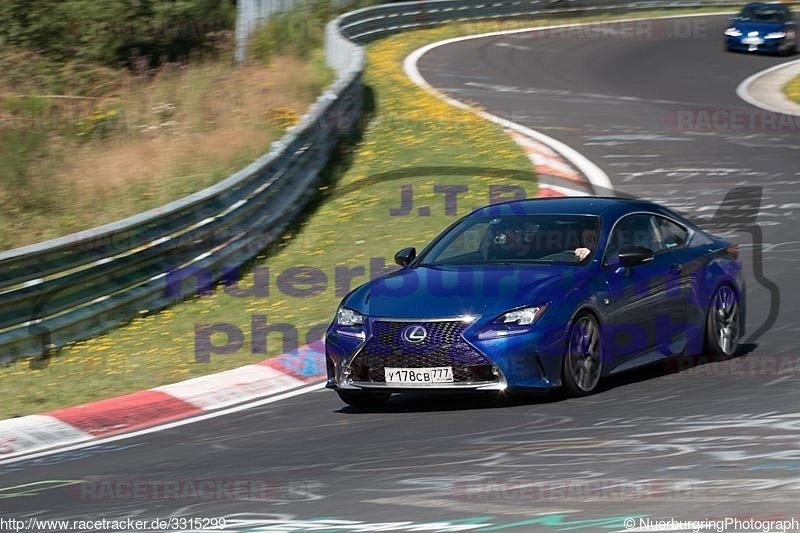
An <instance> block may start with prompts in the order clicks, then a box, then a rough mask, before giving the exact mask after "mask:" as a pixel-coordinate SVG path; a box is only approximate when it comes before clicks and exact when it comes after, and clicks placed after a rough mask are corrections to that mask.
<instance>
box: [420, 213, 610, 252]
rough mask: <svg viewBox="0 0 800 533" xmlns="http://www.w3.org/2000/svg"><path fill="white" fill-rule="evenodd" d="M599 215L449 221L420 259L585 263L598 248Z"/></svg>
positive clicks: (530, 216) (470, 218)
mask: <svg viewBox="0 0 800 533" xmlns="http://www.w3.org/2000/svg"><path fill="white" fill-rule="evenodd" d="M598 227H599V219H598V217H596V216H590V215H555V214H546V215H509V216H502V217H469V218H467V219H465V220H462V221H461V223H459V224H457V225H456V226H455V227H453V228H452V229H451V230H450V231H449V232H447V233H446V234H445V235H444V236H443V237H442V238H440V239H439V241H438V242H436V244H435V245H434V246H433V248H431V249H430V251H429V252H428V253H426V254H425V255H424V256H423V257H422V258H421V262H420V263H419V265H479V264H495V263H496V264H509V263H563V264H574V265H578V264H583V263H585V262H586V261H587V260H588V256H589V255H590V253H593V252H594V250H595V248H596V243H595V240H596V236H597V230H598Z"/></svg>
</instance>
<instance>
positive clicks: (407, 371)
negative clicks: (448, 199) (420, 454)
mask: <svg viewBox="0 0 800 533" xmlns="http://www.w3.org/2000/svg"><path fill="white" fill-rule="evenodd" d="M395 262H396V263H397V264H398V265H400V266H401V267H402V268H400V269H399V270H397V271H394V272H392V273H389V274H386V275H383V276H380V277H377V278H375V279H373V280H371V281H369V282H367V283H366V284H364V285H362V286H360V287H358V288H356V289H355V290H353V291H352V292H350V293H349V294H348V295H347V296H345V298H344V299H343V300H342V302H341V304H340V306H339V308H338V310H337V312H336V316H335V318H334V319H333V322H332V324H331V325H330V326H329V328H328V330H327V332H326V342H325V352H326V363H327V373H328V381H327V386H328V387H329V388H332V389H335V390H336V391H337V392H338V393H339V396H340V397H341V399H342V400H343V401H344V402H346V403H348V404H350V405H353V406H357V407H369V406H376V405H380V404H382V403H383V402H385V401H386V400H387V399H388V398H389V397H390V395H391V394H393V393H395V392H413V391H441V392H448V391H450V392H457V391H512V392H513V391H514V390H547V389H556V388H560V387H561V388H563V389H565V390H566V391H567V392H569V393H571V394H573V395H583V394H589V393H592V392H593V391H595V390H596V388H597V386H598V383H599V382H600V380H601V378H603V377H605V376H608V375H609V374H614V373H617V372H622V371H624V370H629V369H632V368H636V367H639V366H642V365H646V364H651V363H654V362H657V361H661V360H663V359H664V358H666V357H670V356H676V355H693V354H700V353H708V354H713V355H716V356H723V357H728V356H732V355H734V354H735V352H736V350H737V346H738V344H739V339H740V338H741V335H742V333H743V325H744V315H745V293H744V281H743V276H742V268H741V263H740V262H739V260H738V246H737V245H735V244H733V243H731V242H730V241H728V240H726V239H723V238H719V237H715V236H713V235H710V234H708V233H706V232H704V231H703V230H701V229H700V228H698V227H697V226H695V225H694V224H692V223H691V222H690V221H688V220H687V219H685V218H683V217H682V216H680V215H679V214H677V213H674V212H673V211H671V210H669V209H667V208H666V207H663V206H660V205H658V204H655V203H652V202H648V201H644V200H630V199H621V198H595V197H580V198H552V199H534V200H518V201H512V202H507V203H501V204H494V205H489V206H486V207H483V208H480V209H478V210H476V211H474V212H473V213H471V214H470V215H467V216H466V217H464V218H461V219H460V220H458V221H456V222H455V223H453V224H452V225H451V226H450V227H449V228H447V229H446V230H444V231H443V232H442V233H441V234H440V235H439V236H438V237H436V238H435V239H434V240H433V241H432V242H431V243H430V244H428V245H427V246H426V247H425V248H424V249H423V250H422V251H421V252H420V253H419V254H417V252H416V249H415V248H405V249H403V250H401V251H399V252H398V253H397V254H396V255H395Z"/></svg>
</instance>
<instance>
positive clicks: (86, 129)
mask: <svg viewBox="0 0 800 533" xmlns="http://www.w3.org/2000/svg"><path fill="white" fill-rule="evenodd" d="M322 65H323V60H322V54H321V50H318V51H317V52H316V53H315V54H314V55H312V56H310V57H309V58H308V59H300V58H297V57H296V56H292V55H288V54H283V55H274V56H273V57H271V58H270V62H269V64H264V63H260V62H252V63H251V64H248V65H246V66H243V67H238V68H237V67H235V66H234V65H232V64H231V63H230V61H229V60H227V59H218V60H215V61H205V62H198V63H192V64H191V65H190V66H188V67H184V66H179V65H171V66H165V67H162V68H160V69H159V70H158V71H155V72H149V73H144V74H136V73H123V72H115V76H116V77H115V80H116V81H115V83H114V85H113V87H108V88H106V89H103V90H102V91H100V92H99V93H98V94H99V95H98V96H92V97H65V96H63V95H43V94H42V93H41V91H42V90H43V89H44V85H43V84H42V83H34V84H31V85H30V86H28V85H25V84H22V85H20V84H19V83H17V84H15V85H14V86H13V88H9V86H8V85H6V87H5V89H4V88H3V84H4V82H6V84H9V83H11V81H10V80H9V78H8V76H4V75H0V204H1V205H2V206H3V213H2V217H0V249H8V248H14V247H18V246H22V245H25V244H31V243H34V242H39V241H43V240H46V239H50V238H54V237H58V236H61V235H66V234H68V233H72V232H75V231H79V230H83V229H87V228H91V227H94V226H97V225H99V224H103V223H107V222H112V221H114V220H119V219H121V218H124V217H126V216H129V215H133V214H136V213H138V212H141V211H145V210H147V209H150V208H153V207H158V206H159V205H164V204H165V203H168V202H170V201H172V200H175V199H178V198H180V197H182V196H186V195H188V194H191V193H193V192H195V191H198V190H200V189H202V188H204V187H207V186H209V185H211V184H213V183H216V182H218V181H219V180H220V179H222V178H224V177H226V176H228V175H229V174H230V173H232V172H234V171H236V170H238V169H240V168H242V167H243V166H245V165H246V164H247V163H249V162H250V161H252V160H253V159H255V158H257V157H258V156H260V155H261V154H263V153H264V152H266V151H267V150H268V149H269V145H270V142H272V141H273V140H275V139H278V138H280V137H281V136H282V135H283V133H284V131H285V130H286V128H287V126H289V125H291V124H293V123H294V122H295V121H296V120H297V119H298V118H299V117H300V116H301V115H302V114H303V113H304V112H305V110H306V109H307V108H308V106H309V105H310V104H311V103H312V102H313V101H314V99H315V98H316V97H317V95H319V94H320V93H321V91H322V89H323V88H324V87H325V86H326V85H328V84H329V83H330V81H331V79H332V73H331V72H330V71H328V70H327V69H324V68H322Z"/></svg>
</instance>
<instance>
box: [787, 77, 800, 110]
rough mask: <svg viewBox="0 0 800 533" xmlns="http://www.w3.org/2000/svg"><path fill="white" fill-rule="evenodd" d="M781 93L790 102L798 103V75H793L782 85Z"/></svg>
mask: <svg viewBox="0 0 800 533" xmlns="http://www.w3.org/2000/svg"><path fill="white" fill-rule="evenodd" d="M783 94H785V95H786V96H787V98H789V100H791V101H792V102H797V103H798V104H800V76H795V77H794V78H792V79H791V80H789V81H788V83H786V85H784V86H783Z"/></svg>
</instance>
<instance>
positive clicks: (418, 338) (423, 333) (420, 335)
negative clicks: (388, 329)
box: [402, 324, 428, 344]
mask: <svg viewBox="0 0 800 533" xmlns="http://www.w3.org/2000/svg"><path fill="white" fill-rule="evenodd" d="M402 337H403V340H404V341H406V342H407V343H409V344H419V343H421V342H422V341H424V340H425V339H427V338H428V330H427V329H425V327H424V326H420V325H418V324H413V325H411V326H406V327H405V328H403V333H402Z"/></svg>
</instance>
